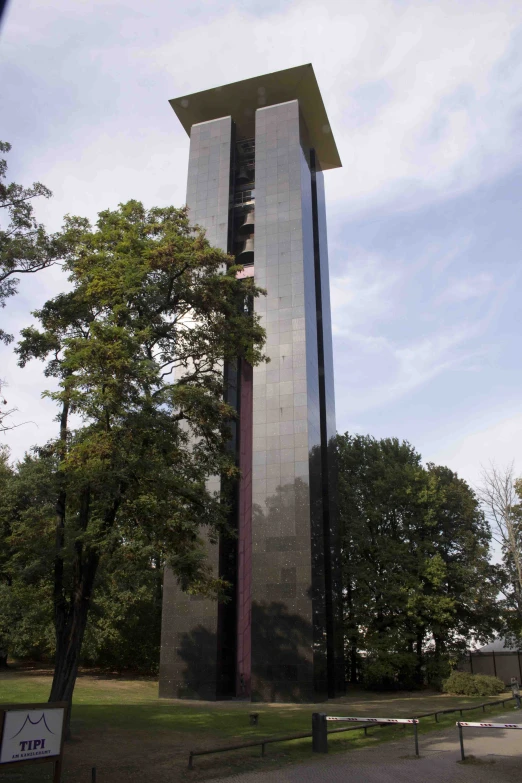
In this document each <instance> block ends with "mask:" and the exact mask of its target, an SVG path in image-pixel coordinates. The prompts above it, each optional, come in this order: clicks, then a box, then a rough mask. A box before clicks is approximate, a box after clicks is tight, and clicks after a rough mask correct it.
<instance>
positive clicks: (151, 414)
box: [17, 201, 264, 699]
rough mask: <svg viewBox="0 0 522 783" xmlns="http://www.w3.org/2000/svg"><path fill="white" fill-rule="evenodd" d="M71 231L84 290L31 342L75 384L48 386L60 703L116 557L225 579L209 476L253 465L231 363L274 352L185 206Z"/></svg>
mask: <svg viewBox="0 0 522 783" xmlns="http://www.w3.org/2000/svg"><path fill="white" fill-rule="evenodd" d="M64 242H65V243H66V245H67V258H66V263H65V266H66V268H67V270H68V272H69V280H70V282H71V291H69V292H68V293H65V294H60V295H59V296H57V297H56V298H55V299H53V300H51V301H49V302H47V303H46V305H44V307H43V308H42V310H40V311H38V312H37V313H35V315H36V316H37V318H38V320H39V321H40V324H41V328H40V329H37V328H35V327H30V328H27V329H25V330H23V339H22V341H21V343H20V345H19V347H18V348H17V351H18V353H19V356H20V364H21V365H22V366H24V365H25V364H26V362H27V361H29V360H30V359H34V358H36V359H41V360H44V361H45V362H46V367H45V372H46V374H47V375H49V376H53V377H55V378H57V379H58V382H59V390H58V391H56V392H52V393H49V394H48V396H49V397H51V398H52V399H53V400H55V401H56V403H57V405H58V406H59V410H60V414H59V420H60V433H59V437H58V438H57V439H56V440H55V441H54V442H52V443H50V444H49V445H48V447H47V450H46V452H45V453H46V454H47V455H48V456H49V457H50V458H51V459H53V460H54V461H55V462H56V470H55V472H54V474H53V482H54V492H55V513H54V537H55V538H54V541H55V544H54V553H53V558H54V567H53V603H54V623H55V628H56V643H57V644H56V671H55V681H54V684H53V692H52V698H58V699H70V698H71V694H72V689H73V687H74V681H75V677H76V669H77V665H78V661H79V656H80V650H81V646H82V643H83V636H84V633H85V627H86V621H87V615H88V612H89V608H90V605H91V600H92V596H93V590H94V588H95V579H96V576H97V574H98V569H99V567H103V564H104V562H105V563H108V562H109V561H110V559H111V558H112V557H114V556H115V553H117V552H120V553H123V551H129V552H130V551H132V552H137V553H138V552H140V550H141V552H142V553H143V552H148V553H151V552H153V553H154V556H155V557H156V558H159V560H160V561H161V562H162V563H163V562H165V561H166V562H168V564H169V565H170V567H171V568H172V569H173V570H174V572H175V574H176V575H177V577H178V579H179V582H180V584H181V586H182V587H183V588H184V589H191V590H197V591H199V592H204V593H205V592H206V593H212V594H215V592H216V590H219V589H220V588H221V587H222V585H221V583H220V581H219V579H218V578H217V577H216V575H215V574H212V572H211V571H210V569H209V567H208V565H207V562H206V549H205V537H206V538H208V539H210V540H211V541H215V540H216V539H217V536H218V535H219V534H221V533H226V532H227V513H228V508H227V504H226V499H224V498H223V495H222V494H217V493H214V492H212V491H210V489H209V487H208V479H209V477H210V476H223V477H225V478H229V477H232V476H234V475H236V473H237V468H236V465H235V463H234V460H233V455H231V454H230V452H229V451H228V449H227V441H228V439H229V423H230V421H231V419H232V417H233V416H234V411H233V410H232V409H231V408H230V407H229V406H228V405H227V404H226V403H225V402H224V400H223V364H224V362H235V361H237V360H238V358H239V359H244V360H246V361H248V362H250V363H251V364H256V363H258V362H259V361H262V360H263V353H262V343H263V336H264V333H263V330H262V328H261V327H260V325H259V323H258V321H257V318H256V316H254V315H253V314H252V311H251V307H250V304H249V303H250V302H251V300H252V298H253V297H255V296H257V295H258V294H259V293H260V292H259V290H258V289H257V288H256V287H255V286H254V284H253V281H252V280H251V279H248V280H238V279H237V278H236V272H237V269H238V267H236V266H233V265H232V264H233V261H232V259H230V258H229V257H228V256H226V255H225V254H224V253H222V252H221V251H219V250H216V249H214V248H212V247H210V245H209V244H208V242H207V241H206V239H205V238H204V235H203V234H202V233H201V232H199V231H198V230H194V229H193V228H192V227H191V226H190V224H189V222H188V218H187V213H186V211H185V210H177V209H174V208H172V207H169V208H164V209H151V210H146V209H145V208H144V207H143V205H142V204H140V203H139V202H135V201H131V202H128V203H127V204H124V205H121V206H120V208H119V209H118V210H115V211H109V210H107V211H105V212H102V213H100V215H99V220H98V223H97V226H96V228H95V229H93V228H92V227H91V226H90V225H89V223H88V221H86V220H84V219H81V218H68V219H67V220H66V230H65V233H64ZM71 415H74V416H75V417H76V421H79V422H81V424H80V426H78V427H77V428H76V429H72V428H71ZM202 529H206V536H205V537H203V536H202V535H201V530H202ZM127 547H128V549H127Z"/></svg>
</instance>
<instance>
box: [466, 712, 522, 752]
mask: <svg viewBox="0 0 522 783" xmlns="http://www.w3.org/2000/svg"><path fill="white" fill-rule="evenodd" d="M457 726H458V727H459V741H460V757H461V759H462V761H464V760H465V758H466V756H465V755H464V735H463V734H462V729H463V728H475V729H522V723H468V722H466V721H463V720H458V721H457Z"/></svg>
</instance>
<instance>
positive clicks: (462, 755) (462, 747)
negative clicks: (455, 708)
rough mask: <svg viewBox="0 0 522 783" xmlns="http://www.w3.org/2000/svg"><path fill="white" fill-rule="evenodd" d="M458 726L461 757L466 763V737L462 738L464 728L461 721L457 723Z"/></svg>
mask: <svg viewBox="0 0 522 783" xmlns="http://www.w3.org/2000/svg"><path fill="white" fill-rule="evenodd" d="M457 726H458V727H459V740H460V757H461V759H462V761H465V760H466V756H465V755H464V737H463V736H462V726H461V724H460V721H459V722H458V723H457Z"/></svg>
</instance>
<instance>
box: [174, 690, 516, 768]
mask: <svg viewBox="0 0 522 783" xmlns="http://www.w3.org/2000/svg"><path fill="white" fill-rule="evenodd" d="M513 700H514V697H513V696H510V697H508V698H506V699H499V700H498V701H491V702H484V703H483V704H475V705H472V706H469V707H451V708H449V709H446V710H436V711H435V712H425V713H423V714H422V715H417V716H416V717H415V718H361V717H355V718H353V717H336V716H329V715H326V714H323V713H317V712H314V713H313V714H312V731H311V732H305V733H301V734H288V735H283V736H281V737H265V738H264V739H258V740H251V741H250V742H242V743H239V744H235V745H224V746H223V747H220V748H207V749H205V750H191V751H190V752H189V761H188V768H189V769H193V768H194V758H195V757H196V756H208V755H210V754H213V753H227V752H228V751H232V750H243V749H244V748H256V747H260V748H261V756H262V757H264V756H265V747H266V745H271V744H273V743H275V742H291V741H292V740H298V739H312V750H313V751H314V752H318V753H327V752H328V736H329V735H330V734H339V733H340V732H345V731H360V730H361V729H363V730H364V734H365V736H366V735H367V733H368V729H370V728H372V726H388V725H390V724H402V725H404V727H406V725H408V724H410V725H412V726H413V731H414V741H415V754H416V756H418V755H419V744H418V742H419V740H418V725H419V723H420V720H421V718H431V717H433V716H434V717H435V721H436V722H437V723H438V716H439V715H449V714H451V713H453V712H460V714H461V716H462V713H463V712H468V711H470V710H479V709H482V712H485V711H486V707H496V706H498V705H499V704H502V706H505V704H506V702H509V701H513ZM341 721H346V722H347V723H357V725H353V726H346V727H342V728H338V729H330V730H327V729H326V737H325V735H324V731H325V729H324V728H320V731H322V734H320V735H319V734H318V733H317V730H318V726H319V727H321V726H324V727H326V726H327V725H328V723H329V722H341ZM364 724H366V725H364ZM466 725H475V724H466ZM477 725H484V726H489V727H491V726H492V725H493V724H477ZM325 743H326V745H325ZM318 745H319V747H322V748H324V747H325V746H326V750H324V749H323V750H321V749H317V746H318Z"/></svg>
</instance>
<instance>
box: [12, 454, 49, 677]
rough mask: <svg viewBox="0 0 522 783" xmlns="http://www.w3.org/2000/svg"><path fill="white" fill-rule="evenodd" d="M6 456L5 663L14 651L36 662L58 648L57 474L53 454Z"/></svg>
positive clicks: (19, 656)
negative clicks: (54, 574)
mask: <svg viewBox="0 0 522 783" xmlns="http://www.w3.org/2000/svg"><path fill="white" fill-rule="evenodd" d="M0 456H1V459H0V650H1V655H0V665H3V666H6V665H7V656H8V654H10V655H12V656H14V657H18V658H25V657H31V658H32V659H33V660H35V659H41V658H48V657H49V656H50V655H51V654H52V653H53V651H54V638H53V632H52V589H51V586H52V583H51V578H50V577H51V573H50V571H51V569H50V564H51V563H52V555H53V547H52V543H53V540H52V534H53V517H54V515H53V505H54V503H53V501H54V496H55V492H54V491H53V481H52V479H53V472H54V468H55V465H54V464H53V461H52V460H51V459H50V458H46V459H40V458H38V457H37V456H36V455H26V457H25V458H24V459H23V460H22V461H21V462H20V463H18V464H17V465H15V466H14V467H12V466H11V465H10V464H9V452H8V450H7V449H6V448H4V449H3V451H2V453H1V455H0Z"/></svg>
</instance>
